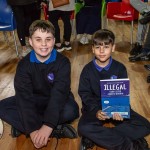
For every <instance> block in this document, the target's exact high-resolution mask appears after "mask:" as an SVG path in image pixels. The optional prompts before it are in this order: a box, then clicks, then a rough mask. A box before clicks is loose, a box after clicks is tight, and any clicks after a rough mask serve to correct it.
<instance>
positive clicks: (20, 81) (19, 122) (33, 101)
mask: <svg viewBox="0 0 150 150" xmlns="http://www.w3.org/2000/svg"><path fill="white" fill-rule="evenodd" d="M70 73H71V67H70V62H69V59H68V58H66V57H65V56H63V55H62V54H60V53H57V51H56V50H55V49H53V51H52V53H51V56H50V58H49V59H48V60H47V61H45V62H44V63H41V62H39V61H38V60H37V59H36V56H35V52H34V51H31V53H29V54H28V55H27V56H26V57H24V58H23V59H22V60H21V61H20V62H19V64H18V67H17V70H16V75H15V79H14V87H15V92H16V93H15V96H12V97H9V98H6V99H4V100H1V101H0V118H1V119H2V120H4V121H6V122H7V123H9V124H11V125H12V126H13V127H15V128H16V129H18V130H20V131H21V132H23V133H25V134H30V133H31V132H33V131H35V130H38V129H39V128H40V127H41V126H42V125H43V124H44V125H47V126H49V127H52V128H55V127H56V126H57V125H58V124H63V123H67V122H71V121H73V120H74V119H75V118H77V117H78V116H79V111H78V105H77V103H76V102H75V100H74V96H73V94H72V93H71V91H70Z"/></svg>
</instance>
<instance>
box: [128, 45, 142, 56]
mask: <svg viewBox="0 0 150 150" xmlns="http://www.w3.org/2000/svg"><path fill="white" fill-rule="evenodd" d="M141 49H142V45H140V44H139V43H138V42H137V43H135V44H134V47H133V48H132V49H131V51H130V55H137V54H139V53H141Z"/></svg>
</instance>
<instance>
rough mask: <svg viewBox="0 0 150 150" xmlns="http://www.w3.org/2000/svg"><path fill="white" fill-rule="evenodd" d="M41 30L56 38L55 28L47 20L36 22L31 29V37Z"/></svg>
mask: <svg viewBox="0 0 150 150" xmlns="http://www.w3.org/2000/svg"><path fill="white" fill-rule="evenodd" d="M37 29H39V30H41V31H42V32H48V33H52V35H53V36H54V37H55V28H54V26H53V24H52V23H51V22H49V21H47V20H36V21H34V22H33V23H32V24H31V25H30V27H29V34H30V37H31V36H32V35H33V34H34V32H35V31H36V30H37Z"/></svg>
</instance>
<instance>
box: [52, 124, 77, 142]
mask: <svg viewBox="0 0 150 150" xmlns="http://www.w3.org/2000/svg"><path fill="white" fill-rule="evenodd" d="M51 137H55V138H57V139H60V138H70V139H74V138H77V132H76V130H75V129H74V128H73V127H72V126H71V125H69V124H64V125H58V126H57V127H56V129H54V131H53V132H52V135H51Z"/></svg>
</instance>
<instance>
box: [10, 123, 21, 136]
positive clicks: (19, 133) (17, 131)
mask: <svg viewBox="0 0 150 150" xmlns="http://www.w3.org/2000/svg"><path fill="white" fill-rule="evenodd" d="M21 134H22V132H20V131H19V130H17V129H16V128H14V127H13V126H11V136H12V137H14V138H15V137H19V136H20V135H21Z"/></svg>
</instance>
